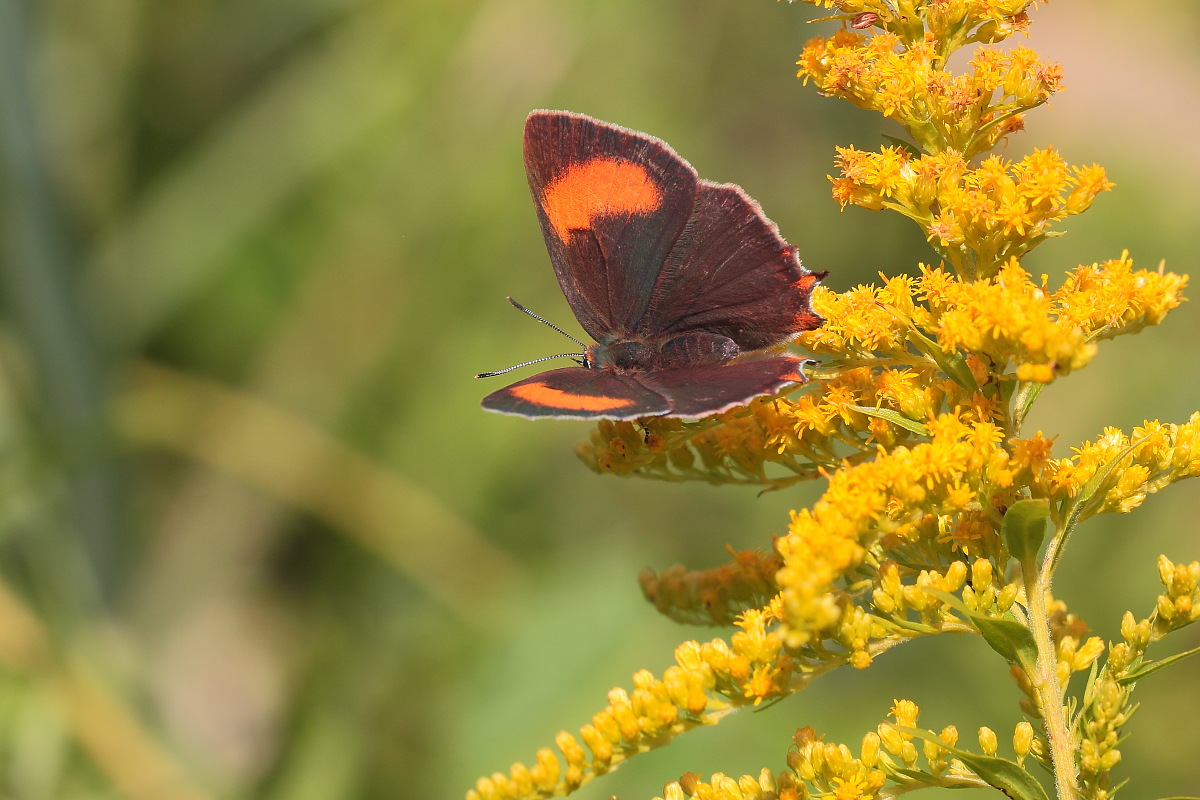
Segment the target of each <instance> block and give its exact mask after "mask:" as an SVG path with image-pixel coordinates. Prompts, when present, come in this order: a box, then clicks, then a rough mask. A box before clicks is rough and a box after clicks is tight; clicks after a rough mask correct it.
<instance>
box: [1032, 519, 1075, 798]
mask: <svg viewBox="0 0 1200 800" xmlns="http://www.w3.org/2000/svg"><path fill="white" fill-rule="evenodd" d="M1060 535H1061V534H1059V535H1056V537H1055V538H1056V539H1058V538H1059V536H1060ZM1054 552H1055V547H1054V543H1053V542H1051V545H1050V547H1048V548H1047V549H1046V557H1045V559H1044V560H1043V562H1042V568H1041V569H1040V570H1035V569H1034V565H1033V563H1032V559H1030V561H1029V562H1028V563H1025V564H1022V566H1021V572H1022V574H1023V576H1024V578H1025V594H1026V600H1027V602H1028V608H1029V630H1030V632H1031V633H1032V634H1033V640H1034V643H1035V644H1036V645H1037V653H1038V656H1037V670H1036V671H1037V674H1036V675H1031V676H1030V678H1031V679H1032V683H1033V685H1034V688H1035V691H1037V693H1038V699H1039V701H1040V705H1041V708H1042V721H1043V723H1044V724H1045V728H1046V739H1047V741H1048V742H1049V744H1050V761H1051V763H1052V764H1053V772H1054V785H1055V789H1056V792H1057V795H1058V800H1077V798H1078V797H1079V793H1078V782H1079V772H1078V767H1077V765H1076V763H1075V743H1074V741H1073V739H1072V736H1071V727H1070V724H1069V723H1068V722H1067V711H1066V708H1065V707H1064V706H1063V693H1062V689H1061V688H1060V687H1059V685H1058V655H1057V652H1056V650H1055V647H1054V637H1053V636H1052V635H1051V633H1050V614H1049V609H1047V607H1046V594H1047V593H1048V592H1049V591H1050V581H1051V577H1052V576H1053V574H1054V565H1053V557H1052V554H1053V553H1054Z"/></svg>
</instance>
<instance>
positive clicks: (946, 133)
mask: <svg viewBox="0 0 1200 800" xmlns="http://www.w3.org/2000/svg"><path fill="white" fill-rule="evenodd" d="M938 5H940V6H943V7H945V6H950V5H953V4H952V3H941V4H938ZM958 5H959V6H965V5H968V4H966V3H959V4H958ZM976 5H978V4H976ZM889 18H891V15H890V14H889V15H887V16H881V17H880V22H881V23H882V24H883V25H885V26H886V25H887V23H888V20H889ZM954 48H955V45H954V44H953V43H948V42H946V41H938V40H937V38H936V37H934V36H921V37H920V38H908V39H906V38H905V35H904V33H903V32H899V33H898V32H892V31H886V30H885V31H883V32H880V33H876V34H875V35H873V36H866V35H864V34H860V33H857V32H855V31H853V30H846V29H842V30H840V31H838V32H837V33H835V34H834V35H833V36H830V37H817V38H815V39H812V40H811V41H809V42H808V44H806V45H805V47H804V51H803V53H802V54H801V56H800V60H799V61H798V62H796V63H797V64H798V65H799V66H800V71H799V73H798V74H799V76H800V77H802V78H804V80H805V81H808V80H812V81H813V82H814V83H815V84H816V85H817V88H818V89H820V90H821V91H822V92H823V93H825V94H827V95H832V96H834V97H841V98H844V99H846V100H849V101H850V102H852V103H854V104H855V105H857V106H859V107H861V108H867V109H871V110H874V111H878V112H879V113H880V114H882V115H883V116H885V117H891V118H892V119H894V120H896V121H897V122H899V123H900V124H901V125H903V126H904V128H905V130H906V131H908V133H909V135H910V136H912V138H913V141H914V142H915V143H916V144H917V146H918V147H920V148H921V149H922V150H924V151H925V152H928V153H934V154H937V153H943V152H946V151H954V152H956V153H960V154H962V155H963V157H965V158H971V157H972V156H975V155H978V154H980V153H984V152H986V151H988V150H990V149H992V148H993V147H994V146H995V145H996V143H997V142H999V141H1000V139H1001V138H1003V137H1004V136H1005V135H1007V134H1009V133H1012V132H1013V131H1017V130H1020V129H1021V127H1022V123H1021V116H1020V115H1021V113H1022V112H1024V111H1027V110H1029V109H1031V108H1036V107H1037V106H1040V105H1041V104H1043V103H1045V102H1046V100H1047V99H1049V97H1050V95H1051V94H1053V93H1054V92H1057V91H1058V90H1059V89H1060V88H1062V87H1061V83H1062V70H1061V68H1060V67H1059V66H1058V65H1057V64H1053V63H1049V64H1047V63H1043V62H1041V61H1040V60H1039V59H1038V57H1037V54H1036V53H1035V52H1033V51H1032V50H1030V49H1029V48H1027V47H1018V48H1015V49H1013V50H1012V51H1009V52H1004V51H1001V50H997V49H994V48H989V47H985V48H980V49H979V50H976V51H975V53H974V54H972V57H971V59H970V64H969V67H970V70H969V71H968V72H965V73H963V74H960V75H954V74H953V73H951V72H950V71H949V70H948V69H947V68H946V66H947V65H946V59H947V56H948V55H949V52H950V51H951V50H952V49H954Z"/></svg>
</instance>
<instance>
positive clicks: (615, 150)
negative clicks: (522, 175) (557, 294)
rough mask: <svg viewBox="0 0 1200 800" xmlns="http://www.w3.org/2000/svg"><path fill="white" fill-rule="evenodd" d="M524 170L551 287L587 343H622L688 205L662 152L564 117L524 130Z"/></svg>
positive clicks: (689, 188)
mask: <svg viewBox="0 0 1200 800" xmlns="http://www.w3.org/2000/svg"><path fill="white" fill-rule="evenodd" d="M525 170H526V173H527V175H528V177H529V188H530V190H531V191H532V193H533V199H534V205H535V206H536V207H537V213H538V218H539V219H540V221H541V224H542V234H543V235H544V237H545V239H546V248H547V249H548V250H549V252H550V260H551V261H552V262H553V264H554V272H555V274H556V275H557V276H558V282H559V285H560V286H561V287H562V290H563V294H565V295H566V297H567V302H568V303H570V305H571V309H572V310H573V311H574V312H575V316H576V317H577V318H578V319H579V323H580V324H581V325H582V326H583V328H584V330H586V331H587V332H588V334H590V335H591V336H592V337H593V338H594V339H596V340H597V341H602V340H603V339H604V337H609V338H611V337H612V336H614V335H616V336H620V335H623V334H628V333H631V332H632V331H633V330H634V327H635V326H636V324H637V323H638V321H639V320H641V319H642V318H643V317H644V315H645V312H646V308H647V306H648V305H649V303H650V298H651V290H652V287H653V286H654V284H655V282H656V280H657V279H658V274H659V270H660V269H661V268H662V266H663V264H664V263H665V261H666V260H667V256H668V254H669V253H670V252H671V250H672V249H673V248H674V247H675V243H676V240H677V239H678V238H679V236H680V234H681V233H682V232H683V229H684V225H685V224H686V223H687V220H688V218H689V216H690V215H691V213H692V209H693V206H694V205H695V198H696V189H697V186H698V183H699V181H698V178H697V176H696V171H695V170H693V169H692V167H691V166H690V165H689V164H688V163H687V162H686V161H684V160H683V159H682V158H680V157H679V156H677V155H676V154H675V151H673V150H672V149H671V148H670V147H669V146H668V145H667V144H666V143H664V142H662V141H660V140H658V139H655V138H654V137H652V136H647V135H646V134H642V133H637V132H635V131H631V130H627V129H625V128H621V127H618V126H616V125H610V124H608V123H605V122H600V121H599V120H595V119H592V118H591V117H587V116H584V115H581V114H572V113H569V112H565V111H534V112H533V113H532V114H530V115H529V118H528V119H527V120H526V122H525Z"/></svg>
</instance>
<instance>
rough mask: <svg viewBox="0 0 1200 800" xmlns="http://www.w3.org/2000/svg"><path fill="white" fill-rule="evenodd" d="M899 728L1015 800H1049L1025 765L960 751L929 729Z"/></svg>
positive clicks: (898, 726)
mask: <svg viewBox="0 0 1200 800" xmlns="http://www.w3.org/2000/svg"><path fill="white" fill-rule="evenodd" d="M896 728H897V730H899V731H902V732H903V733H907V734H911V735H913V736H915V737H917V738H918V739H923V740H924V741H927V742H931V743H933V744H936V745H938V746H939V747H941V748H943V749H945V750H946V751H947V752H949V753H951V754H953V755H954V757H955V758H957V759H958V760H959V761H961V762H963V763H964V764H966V765H967V766H968V767H970V768H971V770H972V771H974V773H975V774H976V775H978V776H979V777H980V778H982V779H983V780H985V781H987V783H988V785H989V786H994V787H996V788H997V789H999V790H1000V791H1001V792H1004V794H1005V795H1007V796H1008V797H1011V798H1012V800H1050V797H1049V796H1048V795H1047V794H1046V789H1045V787H1044V786H1042V784H1041V783H1040V782H1039V781H1038V779H1037V778H1035V777H1033V776H1032V775H1030V774H1029V773H1028V772H1026V771H1025V768H1024V767H1022V766H1021V765H1020V764H1017V763H1016V762H1015V761H1009V760H1007V759H1004V758H997V757H996V756H985V755H980V754H978V753H972V752H970V751H968V750H959V749H958V748H957V747H951V746H949V745H948V744H946V743H945V742H943V741H942V740H941V739H939V738H938V737H937V736H935V735H933V734H932V733H930V732H929V731H924V730H921V729H920V728H908V727H904V726H901V725H897V726H896Z"/></svg>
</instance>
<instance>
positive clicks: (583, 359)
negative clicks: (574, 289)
mask: <svg viewBox="0 0 1200 800" xmlns="http://www.w3.org/2000/svg"><path fill="white" fill-rule="evenodd" d="M506 299H507V300H508V302H510V303H512V305H513V308H515V309H517V310H518V311H524V312H525V313H526V314H528V315H529V316H531V317H533V318H534V319H536V320H537V321H538V322H540V323H542V324H543V325H548V326H550V327H551V328H554V330H556V331H558V332H559V333H561V334H562V335H563V336H565V337H567V338H568V339H570V340H571V341H572V342H575V344H577V345H579V346H580V347H582V348H583V350H584V354H583V355H582V357H581V354H579V353H559V354H558V355H556V356H543V357H541V358H535V359H534V360H533V361H526V362H524V363H523V364H514V365H513V366H511V367H507V368H506V369H499V370H496V371H495V372H481V373H479V374H478V375H476V376H475V377H476V378H491V377H493V376H494V375H503V374H504V373H506V372H512V371H513V370H514V369H520V368H521V367H528V366H529V365H530V364H540V363H542V362H543V361H550V360H551V359H555V358H573V359H575V363H576V364H579V365H580V366H584V365H586V360H587V355H586V353H587V345H586V344H584V343H583V342H581V341H579V340H578V339H576V338H575V337H574V336H572V335H571V334H569V333H567V332H566V331H564V330H563V329H562V328H560V327H558V326H557V325H555V324H554V323H553V322H550V321H549V320H546V319H542V318H541V317H539V316H538V315H537V314H535V313H533V312H532V311H530V310H529V309H528V308H526V307H525V306H523V305H521V304H520V303H518V302H517V301H516V300H513V299H512V298H511V297H509V298H506Z"/></svg>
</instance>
